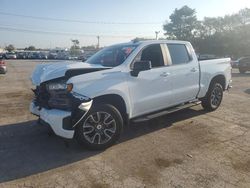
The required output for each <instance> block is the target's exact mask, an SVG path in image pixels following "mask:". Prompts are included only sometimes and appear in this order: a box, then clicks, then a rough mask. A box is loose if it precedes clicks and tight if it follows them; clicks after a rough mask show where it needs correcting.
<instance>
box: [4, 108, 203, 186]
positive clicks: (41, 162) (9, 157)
mask: <svg viewBox="0 0 250 188" xmlns="http://www.w3.org/2000/svg"><path fill="white" fill-rule="evenodd" d="M204 113H205V111H203V110H194V109H185V110H182V111H181V112H177V113H173V114H169V115H167V116H163V117H161V118H157V119H154V120H151V121H148V122H144V123H137V124H131V126H130V127H129V128H128V129H126V130H125V131H124V134H123V136H122V138H121V140H120V143H122V142H125V141H127V140H130V139H133V138H136V137H139V136H142V135H145V134H148V133H151V132H153V131H157V130H160V129H163V128H166V127H169V126H171V125H172V124H173V123H174V122H178V121H181V120H185V119H188V118H191V117H194V116H198V115H202V114H204ZM99 153H100V152H93V151H87V150H86V149H84V148H82V147H81V146H79V145H78V144H77V143H76V142H75V141H74V140H72V141H67V142H66V141H65V140H63V139H61V138H59V137H57V136H54V135H52V136H51V135H49V134H48V130H47V128H46V127H42V126H36V125H35V121H28V122H23V123H18V124H11V125H2V126H0V183H2V182H7V181H11V180H15V179H19V178H23V177H26V176H30V175H34V174H37V173H40V172H45V171H47V170H50V169H54V168H57V167H61V166H64V165H68V164H71V163H73V162H77V161H80V160H83V159H86V158H89V157H91V156H93V155H97V154H99Z"/></svg>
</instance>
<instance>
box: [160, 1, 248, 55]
mask: <svg viewBox="0 0 250 188" xmlns="http://www.w3.org/2000/svg"><path fill="white" fill-rule="evenodd" d="M163 29H164V31H165V35H166V37H167V39H171V40H186V41H190V42H191V43H192V44H193V46H194V48H195V50H196V52H197V53H200V54H214V55H217V56H230V57H233V58H238V57H242V56H249V55H250V9H248V8H246V9H242V10H240V11H239V12H238V13H236V14H232V15H226V16H224V17H214V18H210V17H205V18H204V19H203V20H201V21H200V20H198V19H197V16H196V11H195V9H192V8H190V7H188V6H183V7H182V8H180V9H175V10H174V12H173V13H172V14H171V15H170V17H169V21H167V22H166V24H164V25H163Z"/></svg>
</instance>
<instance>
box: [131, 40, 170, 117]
mask: <svg viewBox="0 0 250 188" xmlns="http://www.w3.org/2000/svg"><path fill="white" fill-rule="evenodd" d="M162 52H163V51H162V45H160V44H153V45H150V46H148V47H146V48H144V49H143V50H142V51H141V53H139V54H138V56H137V57H136V60H135V61H151V64H152V69H150V70H148V71H142V72H140V73H139V75H138V77H133V76H129V78H128V86H129V92H130V98H131V100H132V103H131V104H133V106H132V114H131V116H132V117H136V116H140V115H143V114H146V113H149V112H153V111H157V110H160V109H163V108H166V107H167V106H168V105H169V103H170V101H171V93H172V92H171V81H170V80H169V79H168V78H167V77H168V67H167V66H165V65H166V63H165V61H164V59H165V58H163V54H162Z"/></svg>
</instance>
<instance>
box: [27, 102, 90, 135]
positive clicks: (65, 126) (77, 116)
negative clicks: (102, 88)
mask: <svg viewBox="0 0 250 188" xmlns="http://www.w3.org/2000/svg"><path fill="white" fill-rule="evenodd" d="M91 106H92V100H90V101H85V102H81V103H80V105H79V106H78V107H77V109H75V110H74V111H65V110H59V109H47V108H44V107H39V106H37V105H36V104H35V102H34V101H33V102H31V104H30V112H31V113H32V114H34V115H37V116H39V118H40V119H41V120H42V121H43V122H45V123H46V124H49V125H50V127H51V128H52V129H53V131H54V132H55V134H56V135H58V136H61V137H63V138H67V139H72V138H73V137H74V133H75V130H74V128H75V126H76V125H77V124H78V123H80V121H81V120H82V119H83V118H84V116H85V115H86V114H87V113H88V111H89V109H90V108H91Z"/></svg>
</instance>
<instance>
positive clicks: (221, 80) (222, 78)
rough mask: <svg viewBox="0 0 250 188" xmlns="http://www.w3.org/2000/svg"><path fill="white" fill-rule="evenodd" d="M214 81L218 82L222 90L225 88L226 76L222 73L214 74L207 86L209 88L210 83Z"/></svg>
mask: <svg viewBox="0 0 250 188" xmlns="http://www.w3.org/2000/svg"><path fill="white" fill-rule="evenodd" d="M214 82H218V83H220V84H221V86H222V88H223V90H224V91H225V90H226V77H225V76H224V75H223V74H218V75H216V76H214V77H213V78H212V79H211V81H210V84H209V88H210V86H211V84H212V83H214ZM209 88H208V89H209Z"/></svg>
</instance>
